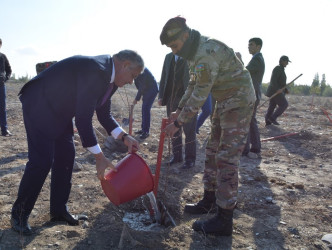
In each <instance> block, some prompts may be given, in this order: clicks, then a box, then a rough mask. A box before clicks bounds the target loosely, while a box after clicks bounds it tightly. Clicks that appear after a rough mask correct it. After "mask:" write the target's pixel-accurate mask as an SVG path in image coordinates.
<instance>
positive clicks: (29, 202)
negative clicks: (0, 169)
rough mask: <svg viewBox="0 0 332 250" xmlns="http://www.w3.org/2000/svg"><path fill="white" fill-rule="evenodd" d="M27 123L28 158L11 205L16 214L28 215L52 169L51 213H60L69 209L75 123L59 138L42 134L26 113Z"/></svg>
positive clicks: (13, 213)
mask: <svg viewBox="0 0 332 250" xmlns="http://www.w3.org/2000/svg"><path fill="white" fill-rule="evenodd" d="M23 117H24V124H25V128H26V132H27V140H28V148H29V152H28V157H29V161H28V162H27V164H26V168H25V171H24V174H23V177H22V180H21V183H20V186H19V190H18V196H17V200H16V201H15V203H14V205H13V208H12V215H13V216H16V217H17V216H25V217H28V216H29V215H30V213H31V211H32V209H33V207H34V205H35V202H36V200H37V198H38V195H39V193H40V191H41V189H42V187H43V184H44V182H45V179H46V177H47V175H48V173H49V172H50V170H51V187H50V188H51V197H50V213H51V214H52V215H57V214H61V213H63V212H64V211H67V206H66V203H67V202H68V199H69V194H70V190H71V178H72V170H73V166H74V160H75V145H74V143H73V123H72V121H69V122H68V126H67V127H66V129H65V130H64V131H63V134H62V135H60V136H59V137H58V138H56V139H49V138H48V137H47V135H43V134H41V133H40V132H39V131H38V130H37V129H36V128H35V127H34V123H35V122H36V121H33V120H32V119H30V118H29V116H28V115H27V114H25V112H24V109H23Z"/></svg>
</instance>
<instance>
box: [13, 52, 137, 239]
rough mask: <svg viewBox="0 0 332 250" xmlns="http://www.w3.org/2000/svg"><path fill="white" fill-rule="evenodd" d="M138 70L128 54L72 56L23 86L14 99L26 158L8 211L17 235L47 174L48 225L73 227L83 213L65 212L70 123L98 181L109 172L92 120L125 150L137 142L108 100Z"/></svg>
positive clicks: (71, 145) (26, 228)
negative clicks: (19, 107)
mask: <svg viewBox="0 0 332 250" xmlns="http://www.w3.org/2000/svg"><path fill="white" fill-rule="evenodd" d="M143 69H144V62H143V59H142V58H141V56H140V55H138V54H137V53H136V52H134V51H131V50H123V51H120V52H119V53H117V54H115V55H114V56H113V57H111V56H110V55H101V56H73V57H69V58H67V59H64V60H62V61H60V62H58V63H56V64H54V65H52V66H51V67H49V68H47V69H46V70H44V71H43V72H41V73H40V74H38V75H37V76H36V77H35V78H33V79H32V80H31V81H29V82H28V83H26V84H25V85H24V86H23V88H22V89H21V91H20V93H19V95H20V100H21V102H22V108H23V117H24V125H25V128H26V132H27V140H28V150H29V152H28V158H29V161H28V162H27V164H26V168H25V171H24V174H23V177H22V180H21V183H20V186H19V190H18V196H17V199H16V201H15V203H14V205H13V208H12V214H11V225H12V228H13V229H14V230H15V231H17V232H19V233H20V234H24V235H29V234H32V230H31V228H30V225H29V224H28V218H29V216H30V214H31V211H32V209H33V207H34V205H35V202H36V200H37V198H38V195H39V192H40V190H41V189H42V186H43V184H44V182H45V179H46V177H47V175H48V173H49V171H50V170H52V175H51V185H50V193H51V197H50V216H51V221H54V222H58V221H63V222H66V223H68V224H69V225H78V224H79V222H78V220H80V219H81V220H86V219H87V217H86V216H85V215H76V216H75V215H72V214H70V213H69V211H68V209H67V202H68V199H69V194H70V190H71V178H72V170H73V165H74V160H75V145H74V142H73V122H72V119H73V118H75V125H76V127H77V130H78V133H79V135H80V137H81V141H82V145H83V147H85V148H87V149H88V150H89V151H90V152H91V153H92V154H93V155H94V157H95V160H96V169H97V175H98V178H99V179H100V180H103V179H104V173H105V170H106V169H107V168H112V169H115V167H114V166H113V164H112V163H111V162H110V160H108V159H107V158H106V157H105V156H104V154H103V152H102V151H101V149H100V146H99V144H98V143H97V138H96V135H95V133H94V128H93V125H92V118H93V115H94V113H95V112H96V114H97V118H98V121H99V122H100V124H101V125H102V126H103V127H104V128H105V130H106V131H107V133H108V134H111V135H112V136H113V137H114V138H116V139H120V140H122V141H123V142H124V144H125V145H126V146H128V150H129V152H135V151H137V150H138V146H139V144H138V142H137V141H136V140H135V139H134V138H133V137H131V136H128V134H127V133H126V132H125V131H124V130H123V129H122V128H121V127H120V126H119V124H118V123H117V122H116V121H115V119H114V118H113V117H112V115H111V113H110V110H111V107H110V106H111V101H110V98H111V96H112V95H113V94H114V92H115V91H116V90H117V88H118V87H123V86H124V85H125V84H132V83H133V81H134V79H135V78H136V77H137V76H138V75H139V74H141V72H142V71H143Z"/></svg>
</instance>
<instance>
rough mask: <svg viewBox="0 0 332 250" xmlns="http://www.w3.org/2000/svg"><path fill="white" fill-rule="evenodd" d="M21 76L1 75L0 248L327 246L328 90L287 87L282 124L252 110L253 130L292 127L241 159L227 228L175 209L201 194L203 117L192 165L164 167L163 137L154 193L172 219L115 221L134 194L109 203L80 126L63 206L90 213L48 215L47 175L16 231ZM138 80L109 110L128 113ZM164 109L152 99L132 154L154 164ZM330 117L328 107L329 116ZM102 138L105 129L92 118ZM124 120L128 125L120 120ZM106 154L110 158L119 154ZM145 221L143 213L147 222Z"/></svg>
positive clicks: (22, 146) (331, 210) (137, 204)
mask: <svg viewBox="0 0 332 250" xmlns="http://www.w3.org/2000/svg"><path fill="white" fill-rule="evenodd" d="M22 85H23V84H22V83H11V82H9V83H7V103H8V107H7V109H8V124H9V129H10V130H11V132H12V133H13V134H14V136H12V137H1V138H0V250H7V249H118V248H123V249H329V246H328V243H326V242H324V241H322V237H323V236H324V235H326V234H331V233H332V183H331V180H332V171H331V170H332V154H331V151H332V123H331V122H330V121H329V119H328V117H327V116H326V115H325V114H324V113H323V111H322V109H321V107H323V108H324V109H326V110H327V111H328V112H330V113H332V99H331V98H330V99H326V98H318V97H315V98H314V99H312V97H299V96H292V95H289V96H288V100H289V107H288V109H287V110H286V112H285V114H284V115H283V116H282V117H280V119H279V121H280V123H281V125H280V126H273V125H271V126H268V127H264V118H263V117H264V112H265V111H266V108H267V105H265V106H264V107H263V108H261V109H259V111H258V114H257V118H258V120H259V123H260V124H259V126H260V132H261V139H262V140H263V139H267V138H270V137H273V136H278V135H284V134H288V133H296V134H293V135H291V136H287V137H283V138H279V139H274V140H266V141H263V142H262V159H249V158H247V157H242V158H241V166H240V171H239V176H240V186H239V196H238V198H239V199H238V200H239V202H238V206H237V209H236V210H235V218H234V230H233V236H232V237H215V236H205V235H204V234H202V233H197V232H194V231H193V230H192V229H191V225H192V223H193V222H194V221H195V220H196V219H198V218H204V217H208V216H211V215H204V216H201V217H199V216H191V215H187V214H184V213H183V208H184V205H185V204H186V203H187V202H197V201H198V200H200V199H201V197H202V193H203V185H202V181H201V180H202V173H203V169H204V157H205V156H204V155H205V154H204V147H205V144H206V141H207V137H208V133H209V125H210V121H209V120H207V121H206V122H205V124H204V125H203V127H202V128H201V130H200V134H199V135H198V137H197V160H196V166H195V168H193V169H190V170H180V168H179V167H180V165H177V166H171V167H169V166H168V165H167V164H166V163H165V162H166V161H167V160H168V158H169V156H170V153H169V152H170V150H169V146H168V145H169V143H168V140H166V141H165V145H164V153H163V164H162V167H161V175H160V181H159V190H158V196H157V200H160V201H162V202H163V203H164V205H165V206H166V208H167V210H168V212H169V214H170V215H171V216H172V218H173V219H174V221H175V223H176V226H169V227H164V226H161V227H152V229H151V230H150V231H143V230H137V229H133V228H132V227H130V226H129V225H127V224H125V223H124V222H123V217H124V215H125V214H126V213H128V212H131V213H133V212H136V213H138V214H144V213H145V212H146V211H145V209H144V206H143V205H142V198H138V199H136V200H134V201H131V202H128V203H125V204H122V205H120V206H115V205H113V204H112V203H111V202H110V201H109V200H108V198H107V197H106V196H105V194H104V193H103V190H102V188H101V185H100V182H99V180H98V179H97V177H96V171H95V166H94V158H93V156H91V155H90V154H89V153H88V152H87V151H86V150H85V149H84V148H82V146H81V144H80V139H79V137H78V135H75V140H76V141H77V143H76V144H77V145H76V146H77V147H76V149H77V152H76V162H77V163H78V167H76V168H75V171H74V173H73V180H72V184H73V185H72V191H71V196H70V201H69V203H68V207H69V209H70V211H71V212H72V213H74V214H78V213H84V214H87V215H88V216H89V221H88V222H85V223H81V224H80V225H79V226H68V225H66V224H61V223H60V224H59V223H58V224H56V223H51V222H49V178H47V181H46V183H45V184H44V187H43V189H42V191H41V193H40V195H39V198H38V200H37V203H36V205H35V208H34V210H33V212H32V214H31V216H30V219H29V222H30V224H31V226H32V229H33V230H34V231H35V234H34V235H32V236H23V235H19V234H17V233H16V232H14V231H12V229H11V227H10V222H9V221H10V210H11V207H12V204H13V202H14V200H15V199H16V195H17V190H18V185H19V182H20V180H21V177H22V175H23V171H24V168H25V163H26V162H27V143H26V133H25V129H24V124H23V121H22V111H21V104H20V102H19V100H18V98H17V93H18V91H19V89H20V88H21V87H22ZM135 93H136V89H135V88H134V87H133V86H127V87H126V88H125V89H120V90H119V91H118V92H117V93H116V94H115V95H114V97H113V98H112V103H113V106H112V110H113V115H114V116H115V117H116V118H117V119H118V120H119V121H121V120H122V118H124V117H128V102H130V103H131V102H132V100H133V98H134V95H135ZM140 104H141V103H139V104H138V105H136V107H135V110H134V119H135V121H134V125H133V126H134V131H135V130H137V129H139V128H140V121H141V113H140V112H141V105H140ZM165 114H166V110H165V108H164V107H159V106H158V105H157V104H156V103H155V104H154V106H153V108H152V126H151V129H152V131H151V135H150V137H149V138H147V139H146V140H144V141H141V144H140V145H141V149H140V151H139V155H140V156H142V157H143V158H144V159H145V161H146V162H147V164H148V165H149V166H150V168H151V170H152V173H154V172H155V168H156V163H157V155H158V154H157V152H158V146H159V136H160V126H161V119H162V118H163V117H165ZM330 117H331V119H332V115H330ZM94 125H95V128H96V129H97V130H98V131H97V133H96V134H97V135H98V138H99V142H100V144H101V145H104V142H105V136H106V134H105V131H104V129H103V128H102V127H101V126H100V124H99V123H98V122H97V121H96V119H94ZM125 129H128V127H125ZM104 151H105V154H106V155H107V156H108V157H109V158H110V159H112V160H113V161H114V163H116V162H117V161H119V160H120V159H122V158H123V157H124V156H125V155H126V153H119V152H114V151H113V152H112V151H110V150H109V149H107V148H105V147H104ZM147 223H150V224H151V222H147Z"/></svg>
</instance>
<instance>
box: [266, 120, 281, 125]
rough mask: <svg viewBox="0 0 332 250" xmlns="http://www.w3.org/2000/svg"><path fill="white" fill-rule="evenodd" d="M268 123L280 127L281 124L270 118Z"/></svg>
mask: <svg viewBox="0 0 332 250" xmlns="http://www.w3.org/2000/svg"><path fill="white" fill-rule="evenodd" d="M268 122H269V123H270V124H271V123H272V124H274V125H280V123H279V122H277V121H276V120H274V119H271V118H269V119H268Z"/></svg>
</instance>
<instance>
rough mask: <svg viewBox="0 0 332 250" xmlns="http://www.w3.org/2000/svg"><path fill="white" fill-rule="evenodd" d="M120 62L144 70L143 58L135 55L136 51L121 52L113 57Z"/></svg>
mask: <svg viewBox="0 0 332 250" xmlns="http://www.w3.org/2000/svg"><path fill="white" fill-rule="evenodd" d="M114 57H116V58H117V59H118V60H120V61H130V62H132V63H133V64H134V65H136V66H137V67H141V68H142V69H144V61H143V58H142V57H141V56H140V55H139V54H137V52H136V51H133V50H128V49H126V50H121V51H120V52H118V53H117V54H115V55H114Z"/></svg>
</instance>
